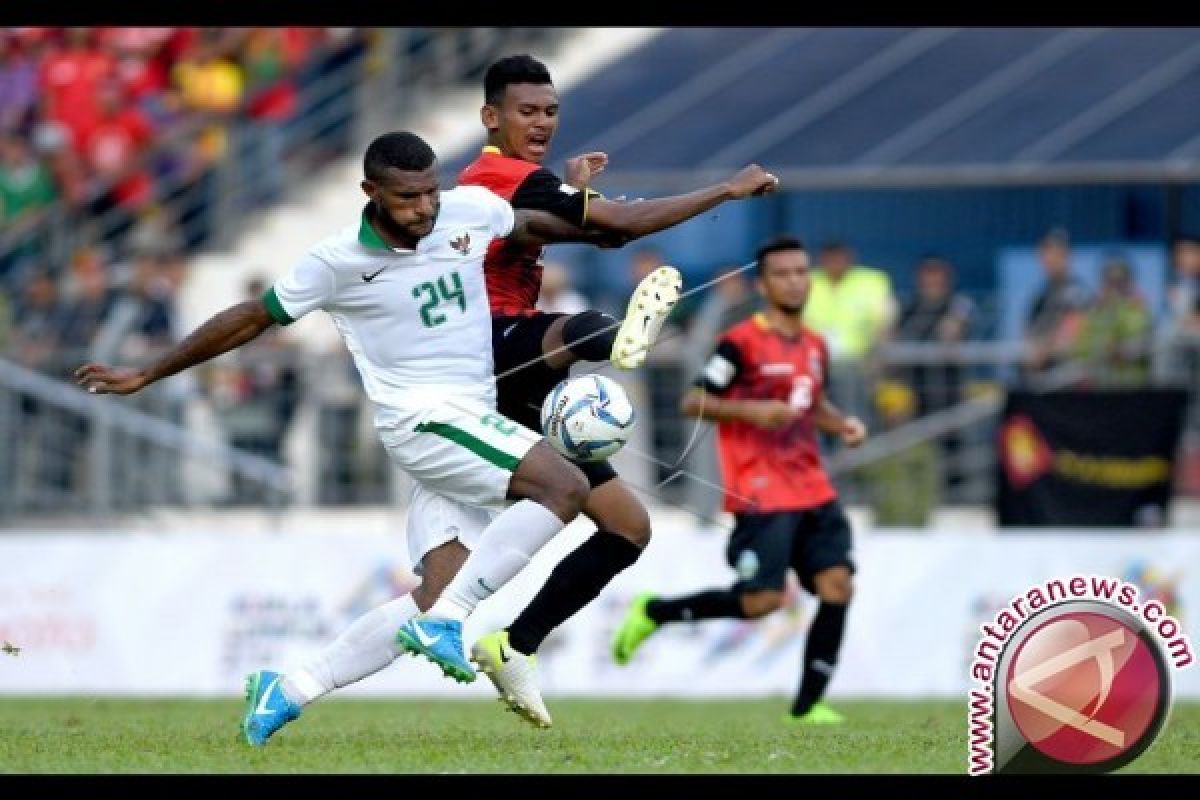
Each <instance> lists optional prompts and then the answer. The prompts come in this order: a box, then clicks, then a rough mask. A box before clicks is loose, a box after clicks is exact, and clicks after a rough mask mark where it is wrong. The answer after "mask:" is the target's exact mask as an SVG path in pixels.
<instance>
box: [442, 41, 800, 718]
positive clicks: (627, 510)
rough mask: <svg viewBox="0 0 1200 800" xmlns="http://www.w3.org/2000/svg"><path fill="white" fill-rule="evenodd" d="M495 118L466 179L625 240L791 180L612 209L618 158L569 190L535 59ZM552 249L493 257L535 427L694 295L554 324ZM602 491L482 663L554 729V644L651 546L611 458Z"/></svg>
mask: <svg viewBox="0 0 1200 800" xmlns="http://www.w3.org/2000/svg"><path fill="white" fill-rule="evenodd" d="M484 95H485V96H484V100H485V104H484V106H483V109H482V111H481V114H480V116H481V119H482V121H483V124H484V126H485V127H486V128H487V131H488V143H487V147H485V148H484V151H483V153H482V154H481V155H480V157H479V158H478V159H477V160H476V161H475V162H474V163H472V164H471V165H469V166H468V167H467V168H466V169H465V170H463V172H462V174H461V175H460V177H459V183H460V184H475V185H481V186H486V187H488V188H489V189H491V190H492V191H493V192H495V193H496V194H498V195H500V196H501V197H503V198H505V199H506V200H508V201H509V202H510V203H511V204H512V206H513V208H516V209H538V210H542V211H548V212H550V213H553V214H555V215H556V216H559V217H561V218H563V219H566V220H568V221H570V222H572V223H574V224H576V225H579V226H580V227H584V228H587V229H594V230H597V231H604V232H608V233H611V234H613V236H614V237H615V239H616V240H617V241H622V242H623V241H628V240H630V239H634V238H637V237H639V236H644V235H646V234H650V233H654V232H656V231H660V230H663V229H666V228H669V227H671V226H673V225H677V224H679V223H680V222H683V221H685V220H688V219H691V218H692V217H695V216H697V215H699V214H702V213H704V212H705V211H707V210H709V209H711V208H713V207H715V206H717V205H719V204H721V203H723V202H725V201H727V200H737V199H742V198H747V197H751V196H753V195H758V194H765V193H767V192H770V191H773V190H774V189H775V188H776V186H777V185H778V181H777V180H776V179H775V177H774V176H773V175H770V174H769V173H767V172H765V171H764V170H763V169H762V168H760V167H758V166H754V165H751V166H749V167H746V168H745V169H743V170H741V171H740V172H738V173H737V174H736V175H734V176H732V177H731V178H730V179H729V180H728V181H725V182H723V183H720V184H716V185H713V186H709V187H706V188H703V189H699V190H697V191H694V192H690V193H688V194H684V195H679V196H675V197H663V198H654V199H649V200H642V201H638V202H636V203H624V202H619V201H614V200H608V199H606V198H604V197H602V196H601V195H600V194H599V193H597V192H595V191H593V190H591V189H589V188H587V187H588V183H589V182H590V180H591V178H592V177H593V176H595V175H596V174H598V173H599V172H601V171H602V170H603V169H604V167H605V165H606V164H607V162H608V159H607V156H606V155H605V154H603V153H588V154H585V155H582V156H579V157H576V158H572V159H569V160H568V162H567V180H566V181H565V182H564V181H563V180H561V179H560V178H559V177H558V176H557V175H555V174H554V173H553V172H551V171H550V170H549V169H546V168H545V167H543V166H542V160H543V159H544V158H545V157H546V153H547V151H548V149H549V147H550V143H551V141H552V140H553V137H554V132H555V130H556V128H557V126H558V110H559V103H558V95H557V94H556V92H555V90H554V86H553V84H552V83H551V80H550V73H549V71H548V70H547V69H546V67H545V65H543V64H542V63H541V62H539V61H537V60H536V59H534V58H531V57H530V56H528V55H517V56H510V57H508V58H504V59H501V60H500V61H497V62H496V63H495V64H493V65H492V66H491V67H490V68H489V69H488V71H487V74H486V75H485V77H484ZM540 255H541V248H537V247H534V248H525V247H521V246H511V245H505V244H503V243H493V245H492V247H491V248H490V249H489V250H488V254H487V258H486V259H485V261H484V275H485V278H486V281H487V290H488V298H489V302H490V303H491V306H492V323H493V325H492V350H493V356H494V360H495V371H496V374H497V376H500V378H499V380H498V381H497V387H496V388H497V401H498V402H497V405H498V408H499V410H500V412H501V413H503V414H505V415H506V416H508V417H509V418H511V419H514V420H516V421H518V422H520V423H522V424H524V425H526V426H528V427H530V428H533V429H534V430H540V429H541V422H540V418H539V417H540V409H541V407H542V402H543V400H544V399H545V398H546V396H547V395H548V394H549V393H550V391H551V390H552V389H553V388H554V387H555V385H557V384H558V383H559V381H561V380H563V379H564V378H566V377H567V376H568V368H569V367H570V366H571V365H572V364H573V363H575V362H576V361H581V360H582V361H607V360H609V359H610V358H611V360H612V362H613V364H614V365H615V366H617V367H620V368H623V369H632V368H634V367H637V366H638V365H640V364H641V363H642V361H643V360H644V359H645V357H646V353H647V351H648V349H649V348H650V346H651V345H652V344H653V343H654V340H655V338H656V337H657V335H658V332H659V330H660V328H661V327H662V324H663V322H664V321H665V320H666V318H667V316H668V315H669V314H670V311H671V308H672V307H673V306H674V304H675V302H676V300H677V299H678V297H679V289H680V287H681V285H682V281H681V279H680V276H679V273H678V271H677V270H675V269H674V268H673V267H666V266H664V267H660V268H659V269H657V270H655V271H654V272H653V273H651V274H650V275H649V276H647V277H646V278H645V279H644V280H643V281H642V283H641V285H639V286H638V288H637V289H636V290H635V292H634V296H633V298H632V300H631V301H630V304H629V312H628V314H627V315H626V318H625V320H624V322H623V323H622V324H621V325H620V326H619V327H618V325H617V323H616V321H615V320H614V319H613V318H612V317H610V316H608V315H607V314H602V313H600V312H598V311H592V310H589V311H584V312H582V313H579V314H547V313H543V312H541V311H538V310H537V309H536V304H537V300H538V292H539V289H540V288H541V274H542V268H541V265H540V264H539V263H538V260H539V257H540ZM578 466H579V467H580V468H581V469H582V470H583V472H584V474H585V475H586V476H587V478H588V481H589V483H590V485H591V487H592V491H591V494H590V496H589V498H588V501H587V504H586V506H585V507H584V513H585V514H586V515H587V516H588V517H589V518H591V520H592V521H593V522H595V523H596V527H597V532H596V534H595V535H593V536H592V537H590V538H589V539H587V540H586V541H585V542H584V543H583V544H582V545H580V546H579V547H578V548H577V549H576V550H575V551H574V552H572V553H571V554H569V555H568V556H567V557H566V558H565V559H563V561H562V562H561V563H559V565H558V566H557V567H555V569H554V571H553V572H552V573H551V575H550V577H549V579H548V580H547V582H546V584H545V586H543V587H542V589H541V591H540V592H539V593H538V594H537V595H536V596H535V597H534V598H533V600H532V601H531V602H530V604H529V606H528V607H526V609H525V610H524V611H523V612H522V613H521V614H520V615H519V616H518V617H517V618H516V619H515V620H514V621H513V623H512V624H511V625H510V626H509V627H508V628H507V629H506V630H504V631H498V632H494V633H490V634H487V635H486V636H484V637H481V638H480V639H479V641H478V642H476V645H475V647H474V648H473V655H474V656H475V658H476V661H477V662H478V663H479V664H480V667H481V669H482V670H483V671H484V672H485V673H487V674H488V676H489V677H490V678H491V679H492V682H493V683H495V684H496V686H497V688H498V689H499V690H500V693H501V695H502V696H503V697H505V699H506V700H508V702H509V703H510V705H511V706H512V707H513V708H515V709H516V710H517V711H518V712H520V713H521V715H522V716H524V717H525V718H526V719H529V720H531V721H532V722H534V723H535V724H538V725H548V724H549V723H550V718H549V714H548V713H547V712H546V710H545V706H544V704H543V703H542V700H541V697H540V694H539V693H538V690H537V686H536V680H535V677H534V671H533V666H532V664H533V662H532V659H530V658H529V657H530V656H532V654H533V653H534V652H535V651H536V650H537V648H538V647H539V646H540V645H541V643H542V641H543V640H544V639H545V638H546V636H547V635H548V634H549V633H550V632H551V631H552V630H554V628H556V627H558V626H559V625H561V624H562V623H563V622H564V621H566V620H567V619H568V618H570V617H571V616H572V615H573V614H575V613H576V612H577V611H579V610H580V609H581V608H583V607H584V606H585V605H586V604H587V603H589V602H591V601H592V600H593V599H594V598H595V597H596V596H597V595H599V594H600V591H601V590H602V589H603V588H604V587H605V586H606V585H608V583H609V581H611V580H612V578H613V577H614V576H615V575H616V574H617V573H619V572H621V571H622V570H623V569H625V568H626V567H628V566H629V565H630V564H632V563H633V562H634V561H635V560H636V559H637V558H638V556H639V555H640V554H641V552H642V549H643V548H644V547H645V546H646V544H647V543H648V542H649V539H650V517H649V514H648V513H647V512H646V509H645V508H644V507H643V505H642V503H641V502H640V501H639V500H638V498H637V496H636V495H634V494H633V492H632V491H631V490H630V489H629V488H628V487H627V486H626V485H625V484H624V483H622V482H621V481H620V480H619V479H617V477H616V472H614V471H613V469H612V467H611V466H610V465H609V464H608V463H607V462H600V463H581V464H579V465H578Z"/></svg>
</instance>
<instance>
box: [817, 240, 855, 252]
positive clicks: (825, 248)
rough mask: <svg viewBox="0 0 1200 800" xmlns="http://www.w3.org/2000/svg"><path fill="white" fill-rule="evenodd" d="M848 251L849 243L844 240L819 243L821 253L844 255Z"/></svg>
mask: <svg viewBox="0 0 1200 800" xmlns="http://www.w3.org/2000/svg"><path fill="white" fill-rule="evenodd" d="M849 250H850V243H849V242H847V241H846V240H845V239H827V240H826V241H824V242H822V243H821V252H822V253H830V252H833V253H844V252H847V251H849Z"/></svg>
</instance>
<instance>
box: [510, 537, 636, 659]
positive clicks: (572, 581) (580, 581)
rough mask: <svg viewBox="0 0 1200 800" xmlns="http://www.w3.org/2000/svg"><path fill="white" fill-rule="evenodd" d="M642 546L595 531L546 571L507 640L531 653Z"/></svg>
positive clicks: (634, 556)
mask: <svg viewBox="0 0 1200 800" xmlns="http://www.w3.org/2000/svg"><path fill="white" fill-rule="evenodd" d="M641 554H642V548H640V547H638V546H637V545H636V544H634V543H633V542H631V541H629V540H628V539H626V538H625V537H624V536H618V535H617V534H615V533H606V532H604V531H597V532H596V533H594V534H592V536H591V537H590V538H589V539H588V540H587V541H585V542H584V543H583V544H581V545H579V547H576V548H575V549H574V550H573V551H571V553H569V554H568V555H567V557H566V558H564V559H563V560H562V561H560V562H558V566H556V567H555V568H554V571H553V572H551V573H550V577H549V578H547V579H546V583H545V584H544V585H543V586H542V588H541V589H540V590H538V593H537V594H536V595H534V597H533V599H532V600H530V601H529V605H527V606H525V610H524V611H522V612H521V613H520V615H519V616H518V617H517V618H516V619H515V620H513V623H512V624H511V625H509V626H508V643H509V644H510V645H512V647H513V649H514V650H516V651H517V652H520V653H524V654H525V655H532V654H533V653H535V652H536V651H537V649H538V648H539V647H541V646H542V641H543V640H545V638H546V637H547V636H549V635H550V631H552V630H554V629H555V628H557V627H558V626H559V625H562V624H563V623H564V622H566V621H567V619H569V618H570V617H571V616H572V615H573V614H575V613H576V612H577V611H579V609H581V608H583V607H584V606H586V605H587V604H588V603H590V602H592V601H593V600H595V599H596V597H597V596H598V595H599V594H600V592H601V591H602V590H603V589H604V587H605V586H607V585H608V582H609V581H611V580H612V579H613V578H614V577H615V576H616V574H617V573H618V572H620V571H621V570H623V569H625V568H626V567H628V566H629V565H630V564H632V563H633V562H635V561H637V559H638V556H640V555H641Z"/></svg>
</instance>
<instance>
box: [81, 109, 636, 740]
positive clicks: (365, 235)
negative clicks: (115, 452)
mask: <svg viewBox="0 0 1200 800" xmlns="http://www.w3.org/2000/svg"><path fill="white" fill-rule="evenodd" d="M434 162H435V156H434V153H433V150H432V149H430V147H429V145H427V144H426V143H425V142H424V141H423V140H422V139H421V138H420V137H418V136H416V135H414V134H411V133H407V132H396V133H389V134H385V135H383V136H380V137H379V138H377V139H376V140H375V141H373V142H372V143H371V144H370V146H369V147H368V148H367V152H366V156H365V158H364V164H363V166H364V175H365V178H364V180H363V182H362V188H363V191H364V192H365V193H366V194H367V196H368V197H369V198H370V201H369V202H368V203H367V206H366V208H365V209H364V211H363V214H362V219H361V220H360V221H359V223H358V224H355V225H353V226H350V227H347V228H346V229H344V230H342V231H341V232H339V233H337V234H334V235H332V236H329V237H327V238H325V239H323V240H321V241H320V242H318V243H317V244H316V245H314V246H313V247H312V248H311V249H309V251H308V253H307V254H306V255H305V256H304V257H303V258H301V259H300V261H299V262H298V263H296V264H295V265H293V266H292V268H291V269H290V270H289V271H288V273H287V274H286V275H285V276H284V277H283V278H282V279H280V280H279V281H278V282H276V283H275V285H274V286H273V287H272V288H271V289H269V290H268V291H267V292H266V293H265V294H264V296H263V297H262V299H261V300H258V301H251V302H243V303H239V304H238V305H235V306H232V307H230V308H228V309H226V310H224V311H222V312H220V313H219V314H217V315H216V316H214V317H212V318H211V319H210V320H208V321H207V322H205V323H204V324H203V325H201V326H200V327H199V328H198V329H197V330H196V331H194V332H193V333H192V334H191V335H189V336H188V337H187V338H185V339H184V340H183V341H182V342H180V343H179V344H178V345H177V346H175V347H174V348H173V349H172V350H170V351H169V352H167V353H166V354H164V355H163V356H162V357H161V358H159V359H157V360H156V361H154V362H153V363H152V364H150V365H149V366H146V367H144V368H141V369H133V368H127V367H109V366H105V365H102V364H85V365H84V366H82V367H80V368H79V369H78V370H77V371H76V379H77V380H78V382H79V383H80V385H83V386H85V387H87V389H88V390H89V391H91V392H94V393H113V394H131V393H133V392H136V391H138V390H140V389H142V388H143V387H145V386H147V385H149V384H151V383H154V382H155V381H158V380H161V379H163V378H166V377H168V376H170V375H174V374H175V373H177V372H180V371H181V370H184V369H187V368H189V367H192V366H195V365H196V364H200V363H202V362H205V361H207V360H209V359H211V358H214V357H216V356H218V355H221V354H222V353H225V352H228V351H230V350H233V349H235V348H237V347H239V346H241V345H243V344H245V343H246V342H248V341H250V340H251V339H253V338H255V337H256V336H258V335H259V334H261V333H262V332H263V331H265V330H266V329H267V328H269V327H271V326H272V325H276V324H279V325H287V324H289V323H291V322H293V321H294V320H296V319H298V318H300V317H302V316H304V315H305V314H308V313H309V312H312V311H315V310H317V309H321V310H324V311H326V312H327V313H328V314H329V315H330V316H331V317H332V318H333V321H334V323H335V324H336V325H337V328H338V330H339V332H340V333H341V335H342V338H343V339H344V340H345V343H346V347H347V349H348V350H349V351H350V353H351V354H352V355H353V357H354V361H355V365H356V366H357V368H358V371H359V374H360V375H361V376H362V380H363V386H364V388H365V389H366V392H367V395H368V397H369V398H370V399H371V401H372V403H373V404H374V406H375V425H376V428H377V429H378V432H379V436H380V439H381V440H382V441H383V444H384V446H385V447H386V448H387V451H388V453H389V455H390V457H391V459H392V461H393V462H394V463H395V464H396V465H398V466H399V467H400V468H402V469H403V470H405V471H406V472H407V473H408V474H409V475H410V476H412V478H413V479H414V480H415V482H416V483H417V484H419V485H421V486H422V487H424V488H426V489H428V490H430V492H432V493H433V495H435V496H436V497H438V498H440V499H442V500H444V501H449V502H451V503H453V504H454V505H455V506H456V507H471V508H477V509H480V510H481V513H487V517H488V519H489V520H490V521H489V522H488V524H487V526H486V527H485V528H484V529H483V530H482V533H481V534H479V536H478V540H477V541H476V542H474V543H473V544H472V552H471V555H470V556H469V557H468V558H467V559H466V561H465V562H462V563H461V566H460V565H459V563H458V561H457V560H456V561H455V562H454V563H453V565H452V566H450V567H447V566H445V565H442V564H439V562H438V560H437V553H438V549H437V548H436V547H435V548H433V549H432V550H431V551H430V552H428V553H426V558H424V559H423V560H422V563H421V564H420V565H419V566H420V567H421V569H422V570H423V571H427V572H428V571H434V572H439V571H440V572H445V571H446V570H448V569H449V570H452V571H455V574H454V577H453V578H452V579H451V580H450V581H449V583H447V584H445V589H444V590H443V591H442V592H441V593H440V595H435V596H430V595H431V590H430V589H428V588H426V587H425V585H424V584H423V585H422V586H418V587H417V588H416V589H415V590H413V592H412V593H411V594H410V595H405V596H402V597H399V598H397V599H395V600H392V601H391V602H389V603H386V604H384V605H383V606H381V607H379V608H376V609H374V610H372V611H370V612H368V613H366V614H365V615H363V616H362V617H360V618H359V619H358V620H356V621H355V622H353V623H352V624H351V625H350V627H349V628H348V629H347V630H346V631H345V632H344V633H342V634H341V635H340V636H339V637H338V638H337V639H336V640H335V641H334V642H333V643H332V644H331V645H330V646H329V647H327V648H326V649H325V650H324V651H322V652H321V653H320V654H319V655H318V656H317V657H316V658H315V659H313V660H312V661H311V662H310V663H309V664H307V665H305V666H303V667H301V668H299V669H296V670H292V671H289V672H288V673H287V674H286V675H283V674H280V673H277V672H272V671H268V670H260V671H257V672H254V673H252V674H251V675H250V676H249V677H248V678H247V708H246V714H245V716H244V718H243V722H242V729H243V732H244V734H245V737H246V739H247V741H248V742H250V743H251V744H253V745H260V746H261V745H263V744H265V743H266V741H267V738H268V737H269V736H271V734H273V733H274V732H275V731H277V730H278V729H279V728H281V727H282V726H283V725H284V724H286V723H287V722H289V721H291V720H293V719H295V718H296V717H298V716H299V714H300V711H301V709H302V707H303V706H304V705H305V704H307V703H310V702H312V701H313V700H315V699H317V698H318V697H321V696H323V695H325V694H327V693H329V692H330V691H332V690H333V689H335V688H338V687H340V686H345V685H347V684H349V683H353V682H355V681H357V680H361V679H362V678H364V677H366V676H368V675H371V674H373V673H375V672H378V671H379V670H381V669H383V668H384V667H386V666H387V665H388V664H390V663H391V662H392V661H393V660H394V659H395V658H397V657H398V656H399V655H400V654H401V653H402V652H404V651H408V652H412V653H415V654H420V655H424V656H425V657H427V658H428V659H429V660H431V661H433V662H434V663H436V664H438V665H439V666H440V667H441V668H442V671H443V672H444V673H445V674H446V675H448V676H450V677H453V678H455V679H456V680H459V681H471V680H474V678H475V672H474V669H473V668H472V666H471V664H470V662H469V661H468V660H467V658H466V657H465V655H464V652H463V645H462V623H463V621H464V620H465V619H466V617H467V616H468V615H469V614H470V613H471V612H472V611H473V610H474V609H475V606H476V605H477V604H478V603H479V602H480V601H481V600H483V599H485V598H487V597H488V596H490V595H491V594H493V593H494V592H495V591H497V590H498V589H499V588H500V587H501V586H503V585H504V584H505V583H507V582H508V581H509V579H511V578H512V577H513V576H514V575H516V574H517V572H518V571H520V569H521V568H522V567H524V566H525V565H526V564H527V563H528V562H529V560H530V558H531V557H532V556H533V555H534V553H536V552H537V551H538V549H539V548H541V546H542V545H543V544H545V543H546V542H547V541H549V540H550V539H551V538H552V537H553V536H554V535H555V534H557V533H558V532H559V531H561V530H562V529H563V528H564V527H565V526H566V525H567V524H568V523H569V522H571V520H573V519H574V518H575V517H576V516H577V515H578V514H579V512H580V510H581V509H582V507H583V504H584V501H585V499H586V498H587V494H588V483H587V480H586V479H585V478H584V476H583V473H582V472H580V470H579V469H578V467H575V466H574V465H572V464H571V463H569V462H568V461H567V460H566V459H564V458H562V457H561V456H560V455H558V454H557V453H556V452H555V451H554V450H552V449H551V448H550V446H549V445H548V444H547V443H546V442H545V441H544V440H542V438H541V436H540V435H539V434H537V433H535V432H533V431H531V430H529V429H527V428H525V427H523V426H521V425H519V424H517V423H516V422H513V421H511V420H509V419H508V418H506V417H504V416H502V415H501V414H499V413H497V412H496V411H495V388H494V385H495V384H494V378H493V375H492V347H491V314H490V312H489V310H488V300H487V297H486V291H485V288H484V280H483V257H484V254H485V253H486V252H487V248H488V244H489V243H490V242H491V241H492V240H494V239H498V238H507V239H509V240H513V241H516V242H518V243H521V244H537V243H539V242H542V243H545V242H555V241H585V242H593V243H597V244H610V245H611V244H619V243H620V242H615V241H613V240H611V239H610V238H608V235H607V234H603V233H599V232H594V231H593V232H588V231H584V230H581V229H580V228H578V227H576V226H574V225H572V224H570V223H568V222H566V221H564V220H562V219H561V218H559V217H556V216H554V215H552V214H548V213H545V212H540V211H518V212H514V211H513V209H512V207H511V206H510V205H509V204H508V203H507V202H506V201H505V200H502V199H501V198H499V197H497V196H496V195H495V194H493V193H492V192H490V191H488V190H487V189H484V188H481V187H474V186H463V187H459V188H456V189H451V190H449V191H445V192H439V189H438V181H437V176H436V173H435V171H434ZM510 501H515V502H512V503H511V505H507V507H505V506H506V504H508V503H509V502H510ZM500 509H503V510H502V511H499V510H500ZM484 510H486V512H485V511H484ZM412 511H413V513H414V514H417V513H418V512H419V511H420V509H412ZM496 511H499V513H498V514H496V515H495V516H494V517H492V514H495V512H496ZM417 520H418V521H417V524H416V525H415V526H410V536H412V535H413V531H414V529H417V530H419V528H420V527H421V523H420V518H419V516H418V518H417ZM432 527H436V526H431V528H432ZM426 544H427V543H426ZM412 548H416V549H417V550H420V552H422V553H425V550H424V549H421V548H422V545H421V544H420V543H418V544H416V545H414V544H413V543H411V542H410V549H412ZM441 584H442V581H441V580H439V581H437V585H441Z"/></svg>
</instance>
